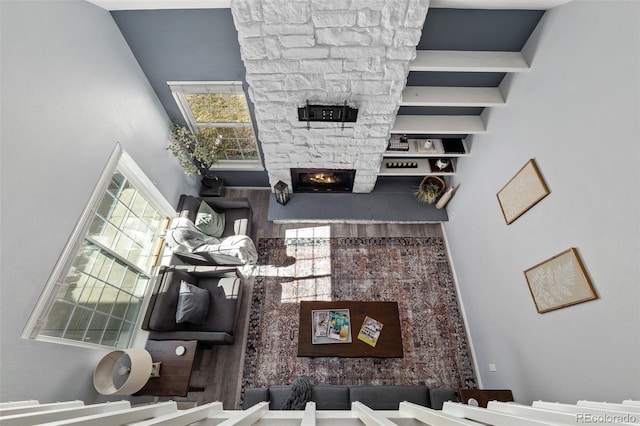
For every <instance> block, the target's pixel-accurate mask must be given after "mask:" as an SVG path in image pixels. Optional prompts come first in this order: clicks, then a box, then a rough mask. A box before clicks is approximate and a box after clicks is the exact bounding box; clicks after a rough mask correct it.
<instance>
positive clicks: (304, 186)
mask: <svg viewBox="0 0 640 426" xmlns="http://www.w3.org/2000/svg"><path fill="white" fill-rule="evenodd" d="M355 175H356V171H355V170H353V169H347V170H342V169H291V183H292V185H293V192H332V193H333V192H352V191H353V182H354V178H355Z"/></svg>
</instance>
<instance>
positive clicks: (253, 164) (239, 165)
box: [167, 81, 264, 171]
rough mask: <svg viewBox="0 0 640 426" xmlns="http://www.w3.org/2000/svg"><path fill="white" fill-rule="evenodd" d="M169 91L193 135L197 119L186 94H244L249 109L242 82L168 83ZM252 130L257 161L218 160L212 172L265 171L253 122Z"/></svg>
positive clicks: (212, 167) (195, 131)
mask: <svg viewBox="0 0 640 426" xmlns="http://www.w3.org/2000/svg"><path fill="white" fill-rule="evenodd" d="M167 85H168V86H169V89H171V94H172V95H173V99H174V100H175V101H176V104H178V108H179V109H180V112H181V113H182V116H183V117H184V118H185V120H186V122H187V126H188V127H189V130H191V131H192V132H193V133H197V130H196V125H195V123H196V119H195V117H194V116H193V114H192V113H191V109H190V108H189V106H188V104H187V100H186V99H185V97H184V94H185V93H238V92H242V93H243V94H244V95H245V99H244V102H245V105H246V106H247V109H249V105H248V100H247V96H246V94H245V93H244V88H243V85H242V82H241V81H167ZM212 86H215V88H216V90H215V91H213V90H211V88H212ZM251 130H252V132H253V143H254V144H255V145H256V153H257V154H258V159H257V160H218V162H217V163H216V164H214V165H212V166H211V169H212V170H221V171H222V170H229V171H234V170H236V171H263V170H264V167H263V165H262V156H261V155H260V149H259V147H258V138H257V136H256V129H255V125H254V123H253V120H251Z"/></svg>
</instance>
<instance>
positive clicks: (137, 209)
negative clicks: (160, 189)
mask: <svg viewBox="0 0 640 426" xmlns="http://www.w3.org/2000/svg"><path fill="white" fill-rule="evenodd" d="M89 222H90V225H89V229H88V231H87V234H86V236H85V238H84V239H83V240H82V242H81V244H80V247H79V249H78V251H77V253H76V255H75V258H74V259H73V261H72V262H71V266H70V267H69V270H68V272H67V274H66V276H64V277H62V278H61V280H60V284H59V286H58V287H57V288H56V289H55V290H54V291H56V294H55V297H54V301H53V303H52V304H51V306H50V308H49V311H48V312H46V313H45V314H44V315H43V317H42V323H43V324H44V325H43V326H42V327H41V328H40V330H38V333H39V334H40V335H43V336H50V337H58V338H63V339H71V340H78V341H84V342H91V343H96V344H107V345H113V346H117V347H127V346H128V344H129V340H130V338H131V335H132V333H133V330H134V324H135V322H136V320H137V317H138V315H139V314H140V311H141V305H142V300H143V297H144V295H145V293H146V290H147V287H148V284H149V279H150V276H149V273H150V272H151V268H152V262H153V254H154V251H155V247H157V244H158V238H159V234H160V231H161V227H162V226H163V224H164V219H163V216H162V215H161V214H160V212H158V211H157V210H156V209H155V208H154V207H153V206H152V205H151V204H150V203H149V202H148V201H147V199H146V198H145V197H144V196H143V195H142V194H141V193H140V192H138V190H137V189H136V188H135V187H134V186H133V185H132V184H131V182H129V180H128V179H127V178H126V177H125V176H124V175H123V174H122V173H121V172H119V171H116V172H115V173H114V174H113V176H112V178H111V180H110V182H109V185H108V187H107V189H106V191H105V193H104V194H103V196H102V199H101V200H100V202H99V203H98V205H97V209H96V213H95V214H94V216H93V218H91V220H90V221H89Z"/></svg>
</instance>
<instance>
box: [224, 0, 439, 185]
mask: <svg viewBox="0 0 640 426" xmlns="http://www.w3.org/2000/svg"><path fill="white" fill-rule="evenodd" d="M428 6H429V0H366V1H365V0H351V1H336V0H297V1H290V0H232V1H231V10H232V13H233V19H234V24H235V26H236V28H237V30H238V40H239V42H240V52H241V55H242V60H243V61H244V64H245V68H246V80H247V82H248V84H249V97H250V99H251V101H252V102H253V104H254V107H255V108H254V110H255V117H256V130H257V136H258V139H259V140H260V143H261V147H262V152H263V154H264V163H265V167H266V169H267V172H268V175H269V181H270V183H271V186H273V185H274V184H275V183H276V182H278V181H280V180H282V181H283V182H285V183H287V184H289V186H290V187H293V186H294V184H293V182H292V180H291V179H292V175H291V172H290V169H292V168H316V169H349V170H356V173H355V176H354V181H353V187H352V190H353V192H360V193H366V192H371V191H372V190H373V188H374V186H375V183H376V179H377V175H378V171H379V169H380V163H381V161H382V155H383V153H384V151H385V149H386V146H387V141H388V139H389V135H390V130H391V128H392V126H393V122H394V120H395V116H396V113H397V111H398V108H399V104H400V101H401V98H402V90H403V89H404V87H405V85H406V78H407V74H408V72H409V64H410V62H411V61H412V60H413V59H414V58H415V55H416V53H415V52H416V44H417V43H418V41H419V40H420V36H421V33H422V26H423V25H424V20H425V17H426V14H427V10H428ZM345 102H346V104H347V105H348V106H349V107H352V108H357V109H358V118H357V121H356V122H355V123H335V122H313V123H311V124H310V126H309V127H307V123H306V122H301V121H300V120H299V117H298V108H300V107H304V106H305V105H306V104H307V103H311V104H313V105H329V106H333V105H344V104H345Z"/></svg>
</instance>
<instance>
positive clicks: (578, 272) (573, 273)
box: [524, 247, 598, 314]
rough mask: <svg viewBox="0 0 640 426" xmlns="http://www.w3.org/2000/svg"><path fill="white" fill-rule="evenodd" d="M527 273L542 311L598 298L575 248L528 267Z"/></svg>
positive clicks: (536, 303)
mask: <svg viewBox="0 0 640 426" xmlns="http://www.w3.org/2000/svg"><path fill="white" fill-rule="evenodd" d="M524 275H525V278H526V279H527V284H528V285H529V291H530V292H531V296H532V297H533V302H534V303H535V305H536V309H537V310H538V313H540V314H543V313H545V312H549V311H553V310H555V309H560V308H564V307H566V306H571V305H575V304H578V303H582V302H586V301H589V300H593V299H597V298H598V296H597V294H596V292H595V290H594V288H593V285H592V283H591V280H590V279H589V276H588V275H587V273H586V271H585V269H584V266H583V265H582V262H581V261H580V257H579V256H578V252H577V250H576V249H575V248H573V247H572V248H570V249H568V250H565V251H563V252H562V253H558V254H556V255H555V256H553V257H551V258H549V259H547V260H545V261H543V262H540V263H538V264H537V265H535V266H533V267H531V268H529V269H527V270H526V271H524Z"/></svg>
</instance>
